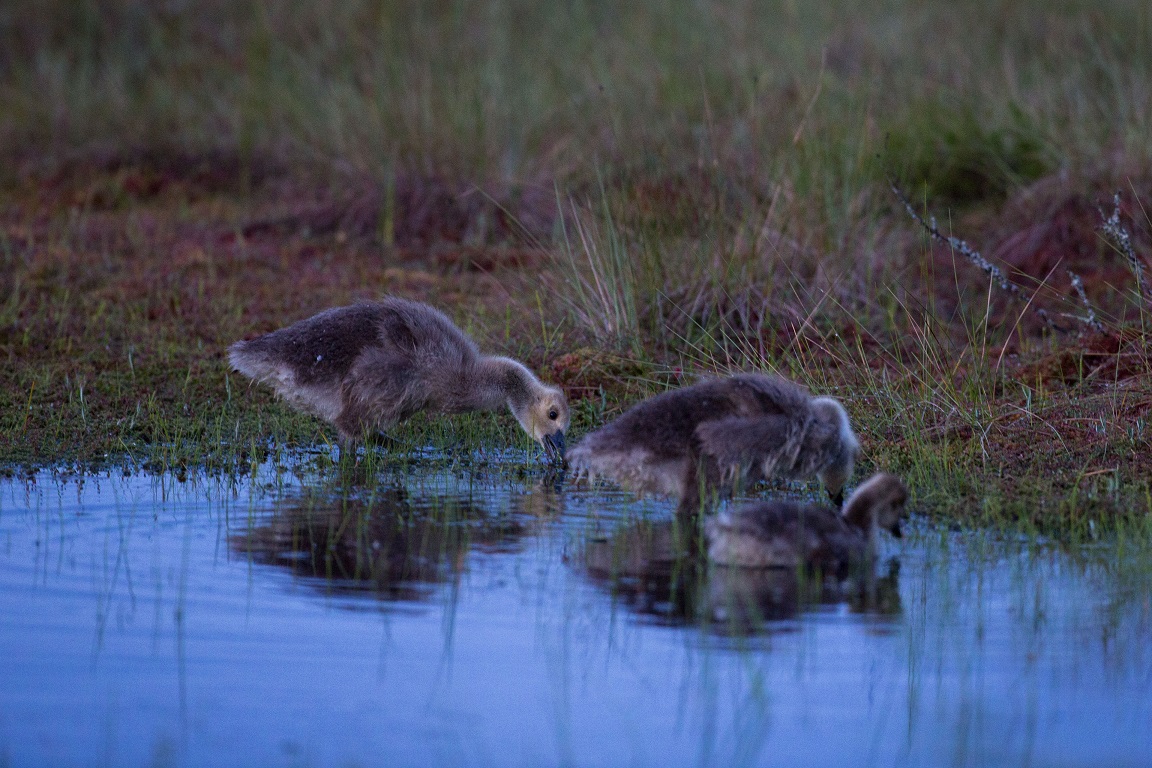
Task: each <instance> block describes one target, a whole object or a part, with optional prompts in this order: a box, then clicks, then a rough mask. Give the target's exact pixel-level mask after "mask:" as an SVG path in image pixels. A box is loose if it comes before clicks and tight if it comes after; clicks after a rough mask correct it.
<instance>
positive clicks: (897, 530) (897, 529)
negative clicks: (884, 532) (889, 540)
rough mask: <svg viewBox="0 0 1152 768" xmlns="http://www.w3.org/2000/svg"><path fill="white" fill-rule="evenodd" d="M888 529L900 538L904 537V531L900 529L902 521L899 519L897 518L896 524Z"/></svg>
mask: <svg viewBox="0 0 1152 768" xmlns="http://www.w3.org/2000/svg"><path fill="white" fill-rule="evenodd" d="M888 530H890V531H891V532H892V535H893V536H895V537H896V538H898V539H902V538H904V531H903V530H901V529H900V521H899V520H897V521H896V524H895V525H893V526H892V527H891V528H889V529H888Z"/></svg>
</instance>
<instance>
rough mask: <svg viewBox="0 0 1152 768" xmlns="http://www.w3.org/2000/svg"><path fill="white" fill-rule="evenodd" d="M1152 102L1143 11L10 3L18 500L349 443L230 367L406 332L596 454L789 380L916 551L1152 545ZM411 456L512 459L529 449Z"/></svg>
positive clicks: (475, 444)
mask: <svg viewBox="0 0 1152 768" xmlns="http://www.w3.org/2000/svg"><path fill="white" fill-rule="evenodd" d="M1150 81H1152V12H1150V11H1149V9H1148V7H1147V4H1146V3H1143V2H1138V1H1137V0H1109V1H1107V2H1103V3H1100V2H1097V3H1088V2H1080V1H1079V0H1076V1H1073V0H1068V1H1067V2H1063V3H1061V4H1060V5H1059V7H1055V8H1054V7H1053V6H1052V5H1051V4H1049V3H1041V2H1038V1H1036V2H1030V1H1025V0H1019V1H1017V2H1007V3H1005V2H991V1H990V0H989V1H988V2H975V3H963V4H956V3H951V2H944V1H943V0H939V1H936V2H927V3H912V2H906V1H898V0H887V1H886V2H882V3H879V4H872V5H870V6H868V7H867V8H866V9H864V8H861V7H860V6H859V5H858V4H855V3H841V2H834V3H824V4H819V5H817V6H810V5H804V4H796V3H790V2H780V3H751V2H737V1H735V0H730V1H729V2H719V3H705V4H701V3H690V2H673V3H671V4H668V3H662V4H655V3H633V4H628V5H627V6H618V5H615V4H602V3H598V2H583V3H579V2H578V3H566V4H544V5H541V4H538V3H525V2H508V3H502V4H475V3H447V4H444V3H441V4H436V7H435V8H430V7H428V6H427V4H422V3H408V2H375V3H372V2H348V3H340V4H336V5H335V6H333V5H331V4H317V3H309V2H303V0H283V1H282V2H275V3H265V4H253V5H250V6H238V5H236V4H232V3H223V2H198V3H191V4H185V5H182V6H179V7H175V6H173V7H168V6H162V5H153V4H146V3H144V4H141V3H134V2H104V3H96V2H67V3H66V2H47V3H45V2H30V1H29V0H16V1H15V2H12V3H9V4H8V5H6V6H5V9H4V11H3V12H0V100H2V101H3V103H4V104H5V109H4V111H3V114H2V115H0V146H3V147H4V148H5V149H4V150H3V157H4V159H5V161H6V162H4V163H3V170H2V171H0V361H2V362H3V363H4V365H3V366H0V463H3V464H4V466H7V467H20V466H38V465H42V464H54V463H60V462H79V463H81V464H85V465H91V464H93V463H112V464H118V463H127V464H129V465H138V466H156V467H208V468H222V469H229V470H235V471H242V470H243V467H245V466H247V465H248V463H249V462H250V461H251V460H253V457H257V458H259V457H261V456H264V455H266V454H267V452H268V451H275V450H293V449H295V448H297V447H304V446H310V445H316V444H324V443H325V442H330V441H331V440H332V439H333V435H332V433H331V431H330V430H328V429H327V428H325V427H323V426H322V425H319V424H318V423H317V422H316V421H314V420H312V419H309V418H306V417H303V416H300V415H297V414H294V413H292V412H291V411H290V410H288V409H287V408H285V407H284V406H283V405H281V404H279V403H276V402H275V401H274V400H273V399H272V398H271V397H270V396H269V394H268V393H267V392H266V391H265V390H264V389H262V388H260V387H249V386H248V385H247V382H244V381H241V380H239V379H238V378H237V377H235V376H233V375H230V374H228V373H227V370H226V365H225V362H224V358H223V350H224V349H225V348H226V347H227V345H228V344H229V343H230V342H231V341H233V340H235V339H237V338H242V337H245V336H251V335H253V334H255V333H257V332H263V331H267V330H270V329H272V328H274V327H277V326H279V325H281V324H283V323H285V322H288V321H291V320H294V319H299V318H301V317H304V316H307V315H308V314H311V313H312V312H315V311H317V310H319V309H321V308H323V307H326V306H331V305H334V304H339V303H345V302H348V301H351V300H355V299H360V298H368V297H372V296H377V295H380V294H382V293H386V292H395V293H399V294H403V295H407V296H411V297H414V298H419V299H424V300H429V301H432V302H433V303H435V304H437V305H438V306H441V307H443V308H445V309H446V310H447V311H448V312H449V314H450V315H453V316H454V317H455V318H456V319H457V320H458V321H459V322H460V323H461V325H462V326H463V327H464V328H465V329H466V330H467V331H468V332H469V333H471V334H473V335H474V336H476V337H477V338H478V339H479V340H480V341H481V343H482V346H484V347H485V348H488V349H493V350H495V351H500V352H504V353H508V354H513V355H516V356H518V357H521V358H523V359H524V360H525V361H526V362H527V363H529V364H530V365H531V366H532V367H533V368H535V369H537V370H538V371H540V372H541V374H542V375H543V376H544V377H545V378H550V379H553V380H558V381H560V382H561V383H563V384H564V385H565V386H567V387H568V390H569V393H570V395H571V396H572V397H573V399H574V401H575V402H574V430H573V433H574V436H578V435H579V434H580V433H581V432H583V431H584V430H587V429H590V428H593V427H595V426H596V425H597V424H599V423H602V422H603V420H605V419H607V418H611V417H612V416H613V415H615V414H616V413H618V412H619V411H620V410H622V409H623V408H624V407H626V406H627V405H628V404H630V403H631V402H634V401H635V400H636V399H638V398H639V397H642V396H645V395H647V394H651V393H653V392H656V391H659V390H661V389H662V388H665V387H667V386H675V385H678V384H681V383H685V382H688V381H691V380H692V378H693V376H694V375H696V374H698V373H706V372H710V371H717V370H734V369H752V368H755V369H764V370H772V371H777V372H780V373H782V374H785V375H788V376H792V377H795V378H797V379H799V380H801V381H803V382H804V383H806V384H808V385H809V386H811V387H812V388H813V389H814V390H819V391H821V392H833V393H836V394H838V395H839V396H841V397H843V398H844V400H845V402H846V403H847V404H848V408H849V411H850V413H851V415H852V418H853V421H854V423H855V424H857V425H858V428H859V431H860V433H861V435H862V436H863V439H864V442H865V449H866V460H865V465H864V467H863V468H862V469H863V471H870V470H871V469H873V468H877V467H883V468H885V469H889V470H893V471H897V472H900V473H901V474H902V475H904V476H905V477H906V478H907V479H908V480H909V482H910V483H911V484H912V486H913V488H914V491H915V498H916V501H917V504H918V506H919V507H920V508H921V509H922V510H923V511H925V512H929V513H932V514H937V515H941V516H947V517H955V518H962V519H968V520H981V521H1002V522H1009V523H1012V524H1020V525H1023V526H1025V527H1028V526H1034V527H1041V528H1045V527H1047V528H1052V529H1060V530H1063V531H1066V532H1069V533H1070V534H1074V533H1075V532H1076V531H1077V530H1080V529H1081V528H1082V527H1084V526H1087V525H1088V522H1089V521H1101V522H1099V523H1095V524H1101V523H1108V522H1109V521H1113V520H1116V519H1130V518H1133V517H1135V518H1142V516H1146V515H1147V514H1148V513H1149V511H1150V507H1152V504H1150V501H1149V495H1150V494H1149V486H1148V481H1147V480H1146V478H1147V477H1149V476H1152V460H1149V459H1147V458H1146V457H1147V456H1148V455H1152V454H1150V452H1149V450H1148V448H1149V433H1148V430H1147V427H1146V424H1147V422H1148V419H1149V411H1150V409H1152V362H1150V361H1149V356H1148V354H1147V351H1146V350H1147V349H1148V343H1147V341H1148V340H1147V333H1148V329H1149V323H1148V320H1149V317H1148V311H1149V306H1148V303H1147V297H1146V295H1144V296H1142V295H1141V293H1140V290H1139V288H1138V287H1137V285H1136V283H1135V280H1134V278H1133V270H1132V268H1131V263H1130V261H1131V259H1130V258H1129V257H1127V256H1126V255H1125V254H1123V253H1121V252H1119V251H1118V249H1117V247H1116V245H1115V243H1111V242H1110V241H1109V240H1108V239H1107V238H1106V237H1105V236H1104V235H1103V234H1102V233H1101V232H1099V231H1098V230H1099V227H1100V225H1101V224H1102V223H1103V217H1102V216H1101V215H1098V213H1097V210H1096V208H1097V207H1100V208H1103V209H1104V214H1108V213H1111V210H1112V196H1113V193H1114V192H1116V191H1117V190H1118V191H1120V192H1121V194H1122V204H1123V210H1122V216H1121V219H1120V221H1121V224H1122V225H1123V226H1124V227H1126V228H1127V230H1128V231H1129V232H1130V233H1131V234H1132V237H1133V241H1132V243H1133V248H1134V253H1135V259H1136V261H1137V263H1138V264H1139V263H1142V264H1143V265H1144V268H1147V267H1148V266H1149V265H1148V259H1149V254H1150V253H1152V236H1150V234H1149V233H1150V232H1152V218H1150V216H1149V210H1148V203H1149V201H1150V200H1152V175H1150V174H1149V173H1148V171H1147V170H1146V169H1147V168H1148V167H1149V161H1150V159H1152V158H1150V156H1149V151H1150V150H1149V144H1148V142H1147V125H1148V121H1149V116H1150V115H1152V92H1150V91H1149V90H1148V88H1147V83H1148V82H1150ZM890 179H891V180H895V181H896V182H897V183H898V184H899V185H900V187H901V188H902V189H903V190H904V191H905V192H906V193H907V194H908V195H909V196H910V197H911V199H912V200H913V203H914V205H915V207H916V209H917V210H919V211H922V212H924V213H926V214H933V215H935V216H936V217H937V219H938V223H939V225H940V228H941V229H942V230H943V231H944V232H945V233H946V234H955V235H957V236H958V237H961V238H963V239H964V240H966V241H968V242H969V243H971V244H972V246H973V247H974V248H975V249H977V250H979V251H980V252H981V253H983V254H984V255H985V256H987V257H988V258H989V259H990V260H991V261H993V262H995V263H997V264H999V265H1000V266H1001V268H1002V269H1004V271H1005V272H1006V274H1008V275H1009V278H1010V279H1011V280H1012V281H1013V282H1014V283H1015V284H1017V285H1019V286H1021V289H1022V291H1023V292H1024V293H1026V294H1027V295H1028V296H1029V297H1030V298H1031V300H1030V301H1021V300H1019V299H1013V298H1012V297H1011V296H1008V295H1007V294H1006V293H1005V292H1004V291H1002V290H1001V289H1000V288H999V287H998V286H997V285H996V284H995V283H994V282H991V281H990V280H989V279H988V276H987V275H986V274H985V273H983V272H981V271H980V270H979V269H977V268H976V267H974V266H973V265H972V264H971V263H969V261H968V260H967V259H966V258H965V257H964V256H963V255H961V254H960V253H958V252H956V251H955V250H954V249H953V250H949V249H948V248H945V247H942V246H940V245H939V244H936V245H934V244H932V243H931V242H930V241H929V240H928V238H927V237H926V236H925V234H924V232H923V231H922V230H921V229H920V228H919V227H918V225H917V224H916V223H915V222H913V221H912V220H911V219H910V218H909V217H908V216H907V214H906V212H905V211H904V210H903V209H902V207H901V205H900V203H899V201H898V200H896V199H895V197H894V196H893V195H892V193H891V191H890V189H889V187H888V183H889V180H890ZM558 211H559V213H558ZM1034 243H1039V244H1040V245H1038V246H1035V247H1033V245H1029V244H1034ZM1030 249H1031V250H1030ZM1069 269H1072V270H1074V271H1075V272H1076V273H1077V274H1078V275H1081V276H1082V277H1083V279H1084V284H1085V286H1086V295H1085V296H1086V299H1087V301H1088V302H1089V304H1090V306H1091V308H1092V310H1093V312H1094V313H1095V314H1096V316H1097V317H1098V318H1100V320H1101V321H1102V322H1103V326H1104V329H1103V332H1096V331H1092V330H1091V329H1089V328H1087V326H1086V325H1085V324H1084V323H1083V322H1081V321H1080V320H1078V319H1077V318H1079V317H1082V316H1083V315H1084V314H1085V313H1086V311H1087V308H1086V307H1085V306H1084V304H1083V303H1082V302H1081V300H1080V299H1079V297H1078V296H1077V294H1076V293H1075V292H1074V291H1073V290H1072V289H1071V288H1070V283H1069V280H1070V278H1068V277H1066V272H1067V270H1069ZM1038 309H1042V310H1044V312H1046V313H1047V317H1048V319H1049V322H1047V323H1045V322H1042V319H1041V318H1042V316H1041V314H1040V313H1038V312H1037V310H1038ZM397 437H398V438H399V439H400V440H401V441H403V442H406V443H409V444H413V445H417V444H421V445H423V444H433V445H436V446H442V447H445V448H449V447H452V446H457V445H459V446H462V448H463V451H460V452H457V454H456V455H464V456H468V455H471V454H473V453H476V452H481V453H482V452H483V451H484V450H487V449H489V448H491V447H493V446H499V445H504V444H509V443H510V444H512V445H516V446H520V445H522V444H523V440H522V435H521V434H520V432H519V431H518V430H517V429H516V427H515V425H514V424H513V423H512V421H511V419H510V418H508V417H507V416H506V415H492V416H477V417H468V418H465V419H455V420H429V421H419V422H417V423H415V424H412V425H409V426H406V427H404V428H402V429H401V430H399V431H398V433H397Z"/></svg>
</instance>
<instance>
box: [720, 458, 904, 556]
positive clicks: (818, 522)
mask: <svg viewBox="0 0 1152 768" xmlns="http://www.w3.org/2000/svg"><path fill="white" fill-rule="evenodd" d="M907 499H908V490H907V489H906V488H905V487H904V483H902V482H901V481H900V479H899V478H897V477H896V476H894V475H889V474H885V473H880V474H876V475H873V476H872V477H870V478H869V479H868V480H867V481H866V482H864V483H863V484H861V485H860V487H859V488H857V489H856V491H855V492H854V493H853V494H852V495H851V496H850V497H848V502H847V503H846V504H845V505H844V509H843V510H842V511H841V512H840V513H837V512H836V511H834V510H832V509H829V508H828V507H822V506H818V505H815V504H803V503H800V502H795V501H769V502H761V503H758V504H752V505H749V506H744V507H741V508H739V509H736V510H731V511H729V510H725V511H723V512H721V513H720V514H718V515H716V516H715V517H711V518H709V519H708V520H706V521H705V522H704V536H705V540H706V541H707V545H708V559H709V560H710V561H711V562H712V563H715V564H716V565H728V566H743V567H747V568H776V567H783V568H798V567H801V566H803V567H809V568H819V569H820V570H821V571H822V572H824V573H826V574H841V575H842V574H844V573H845V571H846V569H847V568H848V567H849V566H850V565H851V564H853V563H861V562H863V563H868V562H871V560H872V559H874V558H875V556H876V552H877V549H878V544H879V531H880V530H881V529H883V530H886V531H889V532H890V533H891V534H892V535H893V536H895V537H897V538H900V536H901V530H900V519H901V517H902V515H903V514H904V503H905V502H906V501H907Z"/></svg>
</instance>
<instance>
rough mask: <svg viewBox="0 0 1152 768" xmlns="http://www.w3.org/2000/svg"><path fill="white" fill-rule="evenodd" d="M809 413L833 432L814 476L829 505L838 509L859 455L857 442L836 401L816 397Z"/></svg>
mask: <svg viewBox="0 0 1152 768" xmlns="http://www.w3.org/2000/svg"><path fill="white" fill-rule="evenodd" d="M812 409H813V411H815V413H816V418H817V419H818V420H819V421H821V422H823V423H824V424H827V425H828V426H830V427H832V428H833V431H832V434H833V438H832V440H831V443H830V444H829V445H828V446H827V451H828V457H827V461H826V462H825V464H824V466H823V467H822V468H821V469H820V470H819V471H817V472H816V476H817V477H818V478H820V482H822V483H824V488H825V490H827V491H828V497H829V498H831V499H832V503H833V504H835V505H836V506H838V507H839V506H841V505H842V504H843V503H844V486H845V485H846V484H847V483H848V480H849V478H851V477H852V470H853V468H854V467H855V466H856V459H857V457H858V456H859V455H860V441H858V440H857V439H856V434H855V433H854V432H853V431H852V425H851V424H850V423H849V422H848V412H847V411H846V410H844V406H843V405H841V404H840V401H839V400H835V399H833V398H831V397H817V398H815V399H814V400H813V401H812Z"/></svg>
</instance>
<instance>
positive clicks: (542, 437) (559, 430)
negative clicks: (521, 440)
mask: <svg viewBox="0 0 1152 768" xmlns="http://www.w3.org/2000/svg"><path fill="white" fill-rule="evenodd" d="M511 406H512V415H514V416H515V417H516V420H517V421H518V422H520V426H521V427H523V428H524V431H525V432H527V433H528V434H529V435H530V436H531V437H532V439H533V440H535V441H536V442H538V443H540V445H542V446H544V452H545V453H546V454H548V458H549V459H551V460H552V461H558V462H561V463H563V461H564V449H565V445H564V432H565V431H566V430H567V429H568V419H569V416H568V401H567V400H566V399H565V397H564V392H563V391H562V390H561V389H559V388H558V387H550V386H548V385H547V384H538V385H537V386H535V387H533V388H532V392H531V394H530V396H529V397H528V399H527V400H525V401H523V402H519V403H517V402H513V403H511Z"/></svg>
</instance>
